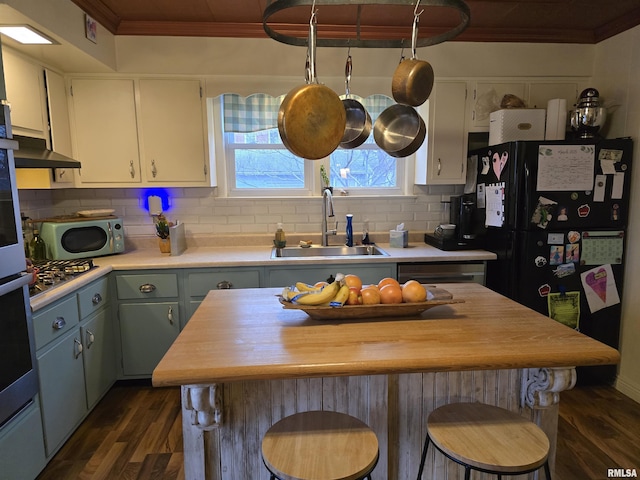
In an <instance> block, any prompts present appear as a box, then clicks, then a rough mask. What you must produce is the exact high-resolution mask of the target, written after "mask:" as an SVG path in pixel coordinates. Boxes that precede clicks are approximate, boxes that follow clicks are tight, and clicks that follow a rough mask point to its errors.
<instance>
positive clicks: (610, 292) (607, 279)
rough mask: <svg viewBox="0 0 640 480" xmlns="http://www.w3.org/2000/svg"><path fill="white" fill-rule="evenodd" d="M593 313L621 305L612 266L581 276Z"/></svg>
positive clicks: (594, 269) (595, 269) (583, 273)
mask: <svg viewBox="0 0 640 480" xmlns="http://www.w3.org/2000/svg"><path fill="white" fill-rule="evenodd" d="M580 280H581V281H582V288H584V294H585V296H586V297H587V303H588V304H589V310H591V313H593V312H597V311H598V310H602V309H603V308H605V307H610V306H611V305H616V304H618V303H620V296H619V295H618V288H617V286H616V279H615V277H614V276H613V270H612V269H611V265H601V266H599V267H596V268H592V269H591V270H587V271H586V272H582V273H581V274H580Z"/></svg>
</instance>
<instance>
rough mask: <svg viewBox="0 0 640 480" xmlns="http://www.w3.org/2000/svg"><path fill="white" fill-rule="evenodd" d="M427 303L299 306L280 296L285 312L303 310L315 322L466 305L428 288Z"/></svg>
mask: <svg viewBox="0 0 640 480" xmlns="http://www.w3.org/2000/svg"><path fill="white" fill-rule="evenodd" d="M427 295H428V296H427V298H429V300H427V301H426V302H417V303H394V304H377V305H344V306H342V307H330V306H310V305H297V304H295V303H292V302H288V301H286V300H284V299H283V298H282V297H281V296H278V300H279V301H280V303H281V304H282V308H284V309H285V310H302V311H304V312H305V313H306V314H307V315H309V316H310V317H311V318H313V319H314V320H347V319H366V318H382V317H409V316H416V315H420V314H421V313H422V312H424V311H425V310H429V309H430V308H433V307H437V306H439V305H448V304H451V303H464V300H454V298H453V295H452V294H451V293H449V292H448V291H447V290H444V289H442V288H434V287H429V288H427Z"/></svg>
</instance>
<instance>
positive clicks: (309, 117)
mask: <svg viewBox="0 0 640 480" xmlns="http://www.w3.org/2000/svg"><path fill="white" fill-rule="evenodd" d="M315 50H316V19H315V12H314V13H313V14H312V17H311V21H310V22H309V62H308V64H309V68H308V77H309V78H308V81H307V84H306V85H302V86H300V87H296V88H294V89H292V90H291V91H290V92H289V93H287V95H286V97H285V98H284V100H283V101H282V104H281V105H280V110H279V111H278V131H279V132H280V138H281V139H282V143H283V144H284V146H285V147H286V148H287V149H288V150H289V151H290V152H291V153H293V154H294V155H297V156H299V157H302V158H306V159H309V160H318V159H320V158H324V157H326V156H328V155H330V154H331V153H332V152H333V151H334V150H335V149H336V148H338V145H340V141H341V140H342V137H343V135H344V132H345V126H346V112H345V108H344V105H343V104H342V101H341V100H340V97H339V96H338V95H337V94H336V93H335V92H334V91H333V90H331V89H330V88H328V87H326V86H324V85H320V84H319V83H318V81H317V78H316V72H315Z"/></svg>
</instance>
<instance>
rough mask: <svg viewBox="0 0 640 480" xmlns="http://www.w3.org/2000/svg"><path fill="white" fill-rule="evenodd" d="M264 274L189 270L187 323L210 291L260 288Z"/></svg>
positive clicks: (243, 270) (247, 270)
mask: <svg viewBox="0 0 640 480" xmlns="http://www.w3.org/2000/svg"><path fill="white" fill-rule="evenodd" d="M262 273H263V270H262V269H258V268H244V267H238V268H206V269H193V270H187V273H186V275H187V280H186V289H187V294H186V297H187V298H188V299H189V303H188V305H187V319H186V321H188V320H189V319H190V318H191V316H192V315H193V313H194V312H195V311H196V309H197V308H198V307H199V306H200V303H201V302H202V300H203V299H204V297H205V296H206V295H207V293H209V291H210V290H226V289H230V288H259V287H260V286H261V285H262ZM185 323H186V322H185ZM183 326H184V325H183Z"/></svg>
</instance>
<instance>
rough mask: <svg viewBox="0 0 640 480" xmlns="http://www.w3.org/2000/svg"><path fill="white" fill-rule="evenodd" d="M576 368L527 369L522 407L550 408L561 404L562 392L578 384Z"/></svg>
mask: <svg viewBox="0 0 640 480" xmlns="http://www.w3.org/2000/svg"><path fill="white" fill-rule="evenodd" d="M576 378H577V377H576V369H575V367H563V368H525V369H524V370H523V371H522V390H521V392H520V404H521V406H522V407H524V406H527V407H530V408H548V407H551V406H553V405H556V404H558V403H559V402H560V392H562V391H564V390H570V389H572V388H573V387H574V386H575V384H576Z"/></svg>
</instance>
